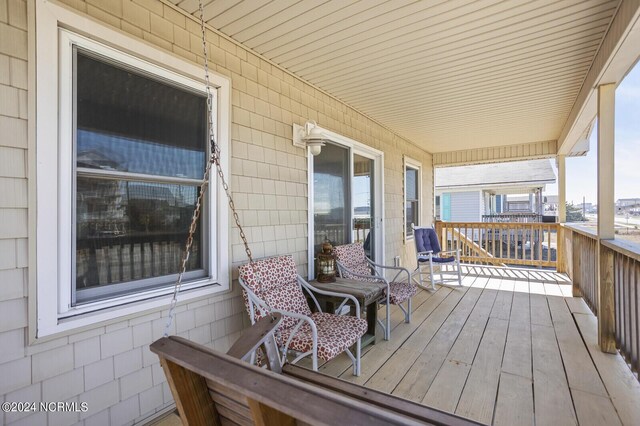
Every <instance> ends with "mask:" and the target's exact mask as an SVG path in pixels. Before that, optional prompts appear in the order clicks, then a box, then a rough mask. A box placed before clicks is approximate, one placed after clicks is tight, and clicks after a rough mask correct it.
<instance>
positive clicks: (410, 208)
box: [405, 201, 418, 236]
mask: <svg viewBox="0 0 640 426" xmlns="http://www.w3.org/2000/svg"><path fill="white" fill-rule="evenodd" d="M405 209H406V214H407V223H406V230H407V236H411V235H413V229H411V224H412V223H413V224H414V225H415V226H418V202H417V201H407V203H406V205H405Z"/></svg>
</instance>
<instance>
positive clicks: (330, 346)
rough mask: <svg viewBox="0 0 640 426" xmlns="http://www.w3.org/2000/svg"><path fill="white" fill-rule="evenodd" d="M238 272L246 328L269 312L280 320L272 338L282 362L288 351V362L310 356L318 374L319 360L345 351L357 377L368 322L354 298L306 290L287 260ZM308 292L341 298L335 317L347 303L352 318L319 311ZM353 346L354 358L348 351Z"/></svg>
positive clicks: (306, 285) (262, 263) (257, 263)
mask: <svg viewBox="0 0 640 426" xmlns="http://www.w3.org/2000/svg"><path fill="white" fill-rule="evenodd" d="M238 272H239V282H240V285H241V286H242V289H243V297H244V301H245V306H246V307H247V311H248V312H249V317H250V319H251V324H255V322H256V321H258V320H259V319H261V318H263V317H265V316H267V315H269V314H270V313H274V312H279V313H281V314H282V315H283V317H284V318H283V320H282V323H281V324H280V326H279V327H278V332H277V334H276V340H277V343H278V346H279V347H280V349H281V350H282V358H283V362H284V360H285V359H286V355H287V352H288V351H289V350H291V351H294V352H296V353H298V354H299V355H298V356H297V357H296V358H295V359H294V360H293V361H292V363H296V362H298V361H299V360H300V359H302V358H304V357H306V356H309V355H311V359H312V363H313V369H314V370H316V371H317V369H318V357H320V358H322V359H323V360H325V361H329V360H330V359H332V358H334V357H335V356H337V355H338V354H340V353H341V352H346V353H347V355H348V356H349V358H351V362H352V363H353V374H354V375H356V376H358V375H360V338H361V337H362V336H363V335H364V333H365V332H366V330H367V322H366V320H364V319H362V318H360V304H359V303H358V300H357V299H356V298H355V297H353V296H351V295H347V294H341V293H333V292H327V291H322V290H319V289H316V288H315V287H313V286H311V285H310V284H309V283H307V282H306V281H305V280H304V279H303V278H302V277H301V276H299V275H298V273H297V270H296V265H295V263H294V261H293V258H292V257H291V256H290V255H287V256H276V257H271V258H267V259H261V260H257V261H255V262H253V263H248V264H245V265H242V266H240V268H239V269H238ZM303 289H304V290H305V291H306V292H307V293H308V294H309V296H310V297H311V299H312V300H313V301H314V303H315V306H316V308H317V312H313V313H312V312H311V309H309V305H308V303H307V299H306V297H305V295H304V294H303ZM313 293H318V294H324V295H331V296H335V297H342V298H343V301H342V303H341V305H340V307H339V308H338V310H337V312H340V311H341V309H342V307H343V306H344V305H345V304H346V303H348V302H351V303H353V304H354V305H355V313H356V316H355V317H354V316H348V315H335V314H332V313H325V312H322V310H321V309H320V305H319V304H318V301H317V299H316V298H315V296H314V295H313ZM354 344H355V345H356V354H355V356H354V355H353V354H352V353H351V351H350V350H349V347H351V346H352V345H354Z"/></svg>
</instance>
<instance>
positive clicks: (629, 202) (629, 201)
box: [616, 198, 640, 215]
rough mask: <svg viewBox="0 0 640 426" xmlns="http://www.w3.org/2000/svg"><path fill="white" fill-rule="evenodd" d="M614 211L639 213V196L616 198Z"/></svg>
mask: <svg viewBox="0 0 640 426" xmlns="http://www.w3.org/2000/svg"><path fill="white" fill-rule="evenodd" d="M616 213H618V214H633V215H637V214H638V213H640V198H620V199H619V200H616Z"/></svg>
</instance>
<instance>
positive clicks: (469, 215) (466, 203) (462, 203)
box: [450, 191, 482, 222]
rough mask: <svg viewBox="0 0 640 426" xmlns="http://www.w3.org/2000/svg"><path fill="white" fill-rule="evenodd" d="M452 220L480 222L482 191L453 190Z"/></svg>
mask: <svg viewBox="0 0 640 426" xmlns="http://www.w3.org/2000/svg"><path fill="white" fill-rule="evenodd" d="M450 194H451V222H478V221H479V220H480V215H481V213H480V212H481V205H480V204H481V198H482V193H481V192H480V191H468V192H451V193H450Z"/></svg>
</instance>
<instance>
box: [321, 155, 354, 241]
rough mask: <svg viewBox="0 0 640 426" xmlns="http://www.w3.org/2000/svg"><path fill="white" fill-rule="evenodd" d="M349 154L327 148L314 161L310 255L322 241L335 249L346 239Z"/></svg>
mask: <svg viewBox="0 0 640 426" xmlns="http://www.w3.org/2000/svg"><path fill="white" fill-rule="evenodd" d="M349 170H350V167H349V150H348V149H347V148H343V147H341V146H339V145H333V144H327V145H326V146H324V147H323V148H322V152H321V153H320V155H317V156H315V157H313V206H314V208H313V225H314V232H313V238H314V242H313V252H314V254H317V253H319V252H320V250H321V247H322V244H323V243H324V242H325V241H329V242H331V245H333V246H336V245H340V244H346V243H348V242H349V241H350V238H349V220H350V216H351V215H350V212H349V205H350V198H351V197H350V191H349V189H350V186H351V185H350V182H349Z"/></svg>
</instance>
